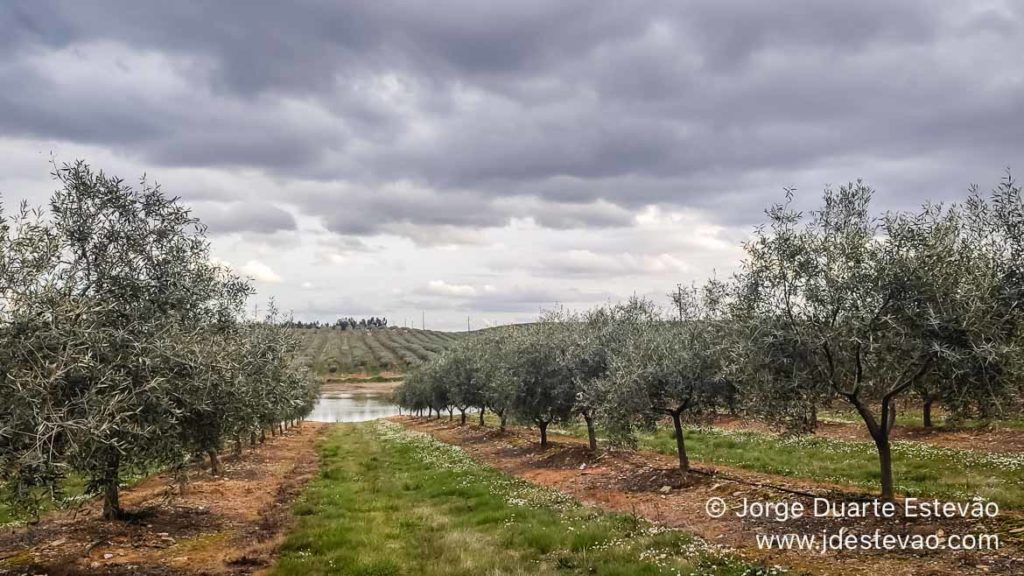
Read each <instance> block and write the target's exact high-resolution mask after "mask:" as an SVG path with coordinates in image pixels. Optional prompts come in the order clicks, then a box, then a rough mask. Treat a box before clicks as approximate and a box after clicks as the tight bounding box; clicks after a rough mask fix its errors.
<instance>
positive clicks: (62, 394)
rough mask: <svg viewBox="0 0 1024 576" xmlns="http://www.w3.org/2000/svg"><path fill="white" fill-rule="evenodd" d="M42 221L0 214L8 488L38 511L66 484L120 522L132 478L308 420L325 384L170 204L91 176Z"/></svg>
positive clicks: (0, 440)
mask: <svg viewBox="0 0 1024 576" xmlns="http://www.w3.org/2000/svg"><path fill="white" fill-rule="evenodd" d="M54 175H55V177H56V179H57V180H58V182H59V184H60V189H59V190H58V191H57V192H55V193H54V194H53V196H52V198H51V200H50V204H49V209H48V210H28V209H27V208H25V207H24V206H23V207H22V208H21V209H20V210H18V211H16V212H14V213H13V214H7V215H5V214H3V213H2V212H0V398H3V402H2V404H0V468H2V470H0V474H2V479H3V481H4V490H3V493H4V495H5V496H6V497H8V498H9V499H10V500H12V501H14V502H15V503H16V504H19V505H25V506H29V507H31V506H33V504H34V503H36V502H37V501H38V499H39V498H42V497H51V498H52V497H59V496H60V492H61V487H62V485H63V484H64V483H65V480H66V479H67V478H68V477H69V476H75V477H81V478H84V479H85V480H86V482H87V489H88V491H89V492H91V493H102V494H103V496H104V508H103V514H104V516H105V517H107V518H115V517H118V516H120V515H121V514H122V511H121V508H120V506H119V502H118V484H119V482H120V480H121V479H122V478H123V477H124V476H125V475H126V474H130V473H132V472H143V471H146V470H151V469H153V468H154V467H158V466H167V465H178V464H181V463H182V462H184V461H185V459H186V458H187V456H188V455H192V454H196V453H202V452H206V453H208V454H210V456H211V458H212V462H211V464H212V466H213V467H214V469H215V471H216V470H217V469H218V468H219V462H218V460H217V457H216V451H217V450H218V449H220V448H221V447H222V446H221V445H222V443H223V442H224V441H225V439H235V440H236V441H237V443H238V444H237V445H238V446H240V445H241V440H242V438H243V437H245V436H251V437H252V438H255V434H258V433H259V434H262V431H263V430H265V429H268V428H271V427H274V426H279V425H280V424H281V423H282V422H286V421H292V420H297V419H300V418H302V417H303V416H304V415H305V414H306V413H308V411H309V410H310V409H311V407H312V405H313V402H314V401H315V398H316V384H315V381H314V380H313V379H312V378H310V377H309V376H307V375H305V374H304V373H302V372H301V371H300V370H299V369H298V368H297V367H296V366H295V365H294V363H293V362H292V358H293V356H294V352H295V347H296V343H295V342H293V341H292V340H291V337H290V336H289V333H288V332H287V331H285V330H283V329H280V328H279V327H277V326H275V325H274V322H275V318H274V316H273V314H272V315H270V316H268V318H267V319H265V320H264V321H262V322H256V321H247V320H244V319H243V318H242V315H241V310H242V306H243V304H244V302H245V300H246V298H247V297H249V296H250V294H251V292H252V290H251V288H250V286H249V284H248V283H247V282H246V281H243V280H241V279H239V278H237V277H235V276H234V275H232V274H231V273H229V272H228V271H227V270H225V269H224V268H223V267H221V266H218V265H215V264H213V263H211V259H210V255H209V248H208V242H207V240H206V238H205V228H204V227H203V226H202V224H201V223H200V222H199V221H198V220H197V219H196V218H194V217H193V216H192V215H191V214H190V213H189V211H188V210H187V209H186V208H185V207H183V206H182V205H181V204H180V203H179V202H178V201H177V199H174V198H169V197H167V196H165V195H164V194H163V193H162V192H161V190H160V189H159V188H158V187H153V186H149V185H147V184H146V183H145V181H143V183H142V186H141V189H140V190H134V189H132V188H131V187H129V186H127V185H125V183H124V182H122V181H121V180H118V179H116V178H110V177H107V176H105V175H104V174H102V173H95V172H93V171H91V170H90V169H89V167H88V166H87V165H85V164H84V163H81V162H78V163H75V164H72V165H65V166H63V167H61V168H59V169H57V170H56V171H55V174H54Z"/></svg>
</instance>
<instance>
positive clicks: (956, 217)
mask: <svg viewBox="0 0 1024 576" xmlns="http://www.w3.org/2000/svg"><path fill="white" fill-rule="evenodd" d="M873 194H874V193H873V191H872V190H871V189H870V188H869V187H868V186H866V185H865V184H863V183H861V182H859V181H858V182H854V183H851V184H849V185H846V186H842V187H840V188H839V189H837V190H832V189H826V190H825V192H824V194H823V196H822V204H821V206H820V208H818V209H817V210H813V211H809V212H806V213H805V212H801V211H798V210H796V209H795V208H793V207H792V200H793V192H792V191H787V194H786V200H785V202H783V203H780V204H777V205H774V206H772V207H770V208H769V209H768V210H766V216H767V222H766V224H765V225H763V226H760V227H758V228H756V229H755V230H754V232H753V234H752V236H751V237H750V239H749V240H748V241H747V242H745V243H744V244H743V250H744V252H745V257H744V259H743V261H742V262H741V263H740V265H739V267H738V269H737V271H736V272H735V273H734V274H733V275H732V276H730V277H728V278H725V279H722V280H710V281H708V282H707V283H706V284H704V285H702V286H695V287H691V288H689V289H686V288H683V287H682V286H680V287H679V288H677V289H676V290H674V291H673V292H672V293H671V294H670V295H671V297H672V301H673V309H672V311H671V313H665V312H663V311H662V310H661V309H659V308H658V307H657V306H656V305H655V304H653V303H652V302H650V301H647V300H644V299H638V298H633V299H631V300H629V301H627V302H625V303H622V304H617V305H604V306H599V307H596V308H594V309H591V310H588V311H585V312H573V311H566V310H564V309H563V310H557V311H553V312H550V313H547V314H545V315H543V316H542V317H541V318H540V320H539V321H538V322H537V323H534V324H529V325H520V326H510V327H502V328H494V329H488V330H484V331H482V332H480V333H478V334H476V335H475V336H472V337H470V338H467V339H466V340H463V341H462V342H461V343H460V344H459V345H458V347H457V348H458V351H457V352H453V353H452V354H453V356H451V358H455V357H458V358H459V359H460V360H459V362H458V366H459V367H460V369H459V370H457V371H455V370H447V369H445V368H444V363H445V361H440V360H435V361H434V362H432V363H428V364H426V365H424V366H423V367H421V368H420V369H419V370H418V371H417V372H416V373H414V374H413V375H412V376H411V377H410V378H409V379H408V380H407V381H406V383H405V384H404V385H403V387H402V388H401V389H400V390H399V395H398V399H399V401H400V402H401V403H403V404H404V405H405V406H407V407H409V408H411V409H413V410H417V409H423V408H425V407H428V406H429V407H431V408H433V409H435V410H436V409H438V406H439V404H444V403H451V402H453V401H454V400H452V399H453V398H459V399H460V400H459V403H458V406H459V409H460V410H462V411H463V412H464V411H465V410H466V408H467V406H474V405H475V406H476V407H478V408H480V409H481V410H483V408H484V407H485V406H486V407H489V408H490V409H491V410H492V411H493V412H495V413H496V414H498V415H500V416H501V423H502V428H504V424H505V419H506V415H509V416H511V417H512V418H513V419H514V420H516V421H519V422H522V423H525V424H529V425H533V426H536V427H537V428H538V429H539V431H540V436H541V444H542V445H546V444H547V427H548V426H549V425H550V424H551V423H562V424H569V423H571V422H573V421H574V420H575V419H576V418H581V419H582V420H583V421H584V423H585V424H586V427H587V436H588V440H589V446H590V449H591V450H596V449H597V440H598V430H599V429H600V430H602V431H603V432H604V433H605V434H607V436H608V439H609V440H610V441H613V442H624V443H630V442H631V441H632V439H633V436H634V432H635V431H637V430H640V429H644V428H648V429H649V428H651V427H654V426H655V425H657V424H658V423H659V422H660V421H670V423H671V426H672V428H673V430H674V433H675V439H676V447H677V452H678V460H679V468H680V469H681V470H683V471H685V470H687V469H688V468H689V459H688V457H687V453H686V447H685V442H684V423H685V422H687V421H695V420H699V419H701V418H702V417H703V416H706V415H709V414H714V413H716V412H719V411H723V410H724V411H729V412H730V413H741V414H743V415H744V416H746V417H751V418H758V419H762V420H764V421H766V422H768V423H769V424H771V425H774V426H776V427H778V428H779V429H781V430H783V431H786V432H789V433H812V432H813V431H814V430H815V427H816V425H817V419H818V410H819V409H821V408H837V407H842V406H843V405H846V406H849V407H850V408H851V409H852V410H854V411H855V412H856V414H857V415H858V416H859V418H860V420H861V422H862V423H863V426H864V428H865V429H866V432H867V433H868V435H869V436H870V437H871V439H872V442H873V444H874V447H875V449H876V451H877V455H878V471H879V472H878V479H879V484H880V487H881V495H882V496H883V497H884V498H892V497H894V492H895V488H894V486H895V484H894V478H893V467H892V451H891V446H890V439H891V435H892V430H893V427H894V426H895V422H896V412H897V409H898V408H899V406H900V405H901V404H905V402H906V400H907V399H908V398H913V397H915V396H916V398H917V399H918V400H919V401H920V403H921V406H922V408H923V414H924V418H925V424H926V425H930V423H931V410H932V407H933V405H934V404H936V403H938V404H939V405H941V406H942V408H943V411H944V413H945V414H946V415H947V417H948V418H950V419H951V420H954V421H955V420H956V419H958V418H965V417H978V418H982V419H991V418H999V417H1001V416H1006V415H1008V414H1010V413H1011V412H1012V413H1017V414H1019V413H1020V411H1021V407H1022V398H1024V394H1022V392H1024V329H1022V326H1024V324H1022V320H1024V318H1022V317H1021V314H1022V309H1021V306H1022V295H1024V197H1022V192H1021V188H1020V187H1019V186H1017V185H1016V184H1015V182H1014V181H1013V180H1012V179H1011V178H1010V177H1009V176H1007V178H1006V179H1005V180H1004V181H1003V182H1002V183H1001V184H1000V185H999V187H998V188H997V189H996V190H994V191H992V193H991V194H987V195H986V194H982V193H980V192H979V191H978V190H977V189H972V190H971V191H970V193H969V195H968V196H967V197H966V198H965V199H964V200H963V201H962V202H957V203H952V204H948V205H938V204H925V205H924V206H922V207H921V208H920V209H918V210H914V211H900V212H884V213H879V212H875V211H873V209H872V197H873ZM447 362H449V363H450V362H451V360H450V359H449V360H448V361H447ZM431 398H432V399H434V400H433V403H432V402H431V401H430V400H429V399H431ZM901 401H902V402H901ZM474 403H475V404H474ZM463 422H464V419H463ZM482 422H483V420H482V419H481V423H482Z"/></svg>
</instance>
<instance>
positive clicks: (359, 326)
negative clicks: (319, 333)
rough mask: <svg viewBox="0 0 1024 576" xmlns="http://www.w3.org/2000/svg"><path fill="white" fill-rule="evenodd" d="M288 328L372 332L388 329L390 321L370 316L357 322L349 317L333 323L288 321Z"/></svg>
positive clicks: (286, 324) (286, 323)
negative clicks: (377, 329)
mask: <svg viewBox="0 0 1024 576" xmlns="http://www.w3.org/2000/svg"><path fill="white" fill-rule="evenodd" d="M284 325H285V326H286V327H288V328H331V329H332V330H372V329H374V328H387V327H388V319H387V318H385V317H383V316H381V317H380V318H378V317H376V316H370V317H369V318H362V319H359V320H356V319H355V318H353V317H351V316H348V317H346V318H338V319H337V320H335V321H334V322H333V323H331V322H321V321H319V320H313V321H312V322H303V321H301V320H288V321H286V322H285V323H284Z"/></svg>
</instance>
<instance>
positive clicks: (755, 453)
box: [559, 425, 1024, 508]
mask: <svg viewBox="0 0 1024 576" xmlns="http://www.w3.org/2000/svg"><path fill="white" fill-rule="evenodd" d="M559 431H560V432H565V433H567V434H569V435H572V436H577V437H586V429H585V428H583V427H582V426H581V425H574V426H569V427H565V428H560V429H559ZM684 438H685V440H686V452H687V454H688V455H689V456H690V458H691V459H695V460H699V461H701V462H706V463H709V464H724V465H728V466H736V467H739V468H745V469H747V470H753V471H756V472H764V473H768V474H778V475H781V476H792V477H798V478H807V479H811V480H817V481H820V482H829V483H835V484H845V485H849V486H853V487H856V488H859V489H863V490H864V491H865V492H868V493H873V492H875V491H877V490H878V486H879V482H880V474H879V471H878V454H877V452H876V451H875V447H874V444H872V443H870V442H860V441H850V440H836V439H831V438H823V437H819V436H797V437H785V436H779V435H776V434H767V433H762V432H747V431H743V432H740V431H732V430H720V429H714V428H687V429H686V431H685V432H684ZM638 440H639V446H640V448H642V449H645V450H651V451H655V452H661V453H664V454H675V453H676V444H675V435H674V433H673V431H672V429H671V428H668V427H661V428H658V429H657V430H655V431H654V432H653V433H643V434H640V435H639V438H638ZM892 457H893V475H894V481H895V483H896V491H897V493H898V494H901V495H905V496H928V497H936V498H948V499H965V498H972V497H974V496H981V497H983V498H986V499H990V500H994V501H995V502H998V503H999V504H1000V505H1003V506H1008V507H1011V508H1024V455H1016V454H990V453H987V452H981V451H973V450H957V449H953V448H942V447H938V446H933V445H930V444H927V443H924V442H909V441H897V442H893V443H892Z"/></svg>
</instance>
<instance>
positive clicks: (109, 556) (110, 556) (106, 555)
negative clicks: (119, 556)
mask: <svg viewBox="0 0 1024 576" xmlns="http://www.w3.org/2000/svg"><path fill="white" fill-rule="evenodd" d="M113 557H114V555H113V554H111V553H110V552H107V553H106V554H104V555H103V559H104V560H110V559H111V558H113Z"/></svg>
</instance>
